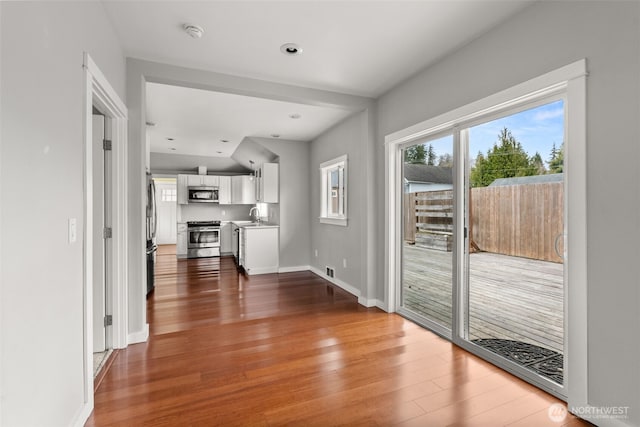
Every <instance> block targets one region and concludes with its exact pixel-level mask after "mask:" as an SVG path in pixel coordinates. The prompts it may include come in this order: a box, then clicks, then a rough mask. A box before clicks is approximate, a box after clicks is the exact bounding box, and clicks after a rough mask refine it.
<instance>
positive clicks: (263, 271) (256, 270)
mask: <svg viewBox="0 0 640 427" xmlns="http://www.w3.org/2000/svg"><path fill="white" fill-rule="evenodd" d="M244 271H245V273H247V275H249V276H254V275H256V274H270V273H277V272H278V267H261V268H250V269H246V268H245V269H244Z"/></svg>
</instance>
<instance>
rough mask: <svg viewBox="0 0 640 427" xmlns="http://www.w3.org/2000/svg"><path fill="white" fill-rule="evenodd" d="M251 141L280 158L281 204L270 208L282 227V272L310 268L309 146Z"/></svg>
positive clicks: (268, 139) (272, 141)
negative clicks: (288, 269)
mask: <svg viewBox="0 0 640 427" xmlns="http://www.w3.org/2000/svg"><path fill="white" fill-rule="evenodd" d="M251 140H253V141H255V142H256V143H258V144H260V145H262V146H263V147H265V148H267V149H268V150H270V151H271V152H273V153H274V154H276V155H278V157H279V159H278V162H279V164H280V167H279V173H280V198H279V201H280V203H278V204H272V205H270V207H269V208H270V209H272V210H273V214H274V215H275V218H273V219H272V220H271V221H273V222H275V223H278V224H280V268H295V267H301V266H308V265H309V244H310V237H309V236H310V234H309V226H310V215H311V213H310V210H309V143H308V142H302V141H289V140H282V139H272V138H251Z"/></svg>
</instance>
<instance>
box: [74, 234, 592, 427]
mask: <svg viewBox="0 0 640 427" xmlns="http://www.w3.org/2000/svg"><path fill="white" fill-rule="evenodd" d="M172 250H175V249H174V247H172V246H168V247H161V249H160V253H159V255H158V264H157V269H156V290H155V291H154V293H153V294H152V296H151V297H150V298H149V300H148V321H149V323H150V338H149V341H148V342H147V343H144V344H136V345H132V346H129V348H127V349H125V350H122V351H120V352H119V353H118V355H117V357H116V359H115V361H114V362H113V365H112V366H111V368H110V370H109V372H107V374H106V375H105V377H104V379H103V381H102V383H101V385H100V387H99V389H98V391H97V392H96V394H95V410H94V413H93V415H92V416H91V418H90V419H89V420H88V422H87V424H86V425H87V426H111V425H132V426H133V425H135V426H139V425H149V426H212V425H221V426H280V425H294V426H298V425H304V426H316V425H317V426H331V425H367V426H388V425H403V426H404V425H406V426H446V425H452V426H462V425H467V426H499V425H513V426H545V425H549V426H559V425H570V426H577V425H588V424H587V423H585V422H582V421H580V420H578V419H576V418H574V417H572V416H569V417H567V418H566V420H565V421H564V422H563V423H554V422H552V421H551V420H550V419H549V417H548V416H547V411H548V408H549V406H550V405H552V404H553V403H558V402H559V401H558V400H557V399H555V398H554V397H552V396H549V395H547V394H545V393H544V392H542V391H540V390H538V389H536V388H534V387H532V386H530V385H528V384H526V383H525V382H523V381H521V380H519V379H517V378H515V377H513V376H511V375H510V374H507V373H505V372H502V371H500V370H499V369H497V368H496V367H494V366H492V365H490V364H488V363H486V362H484V361H482V360H480V359H478V358H477V357H475V356H473V355H470V354H469V353H467V352H465V351H464V350H461V349H459V348H457V347H455V346H453V345H452V344H451V343H449V342H447V341H445V340H443V339H441V338H439V337H438V336H436V335H434V334H432V333H430V332H429V331H427V330H425V329H422V328H420V327H418V326H416V325H415V324H413V323H411V322H410V321H408V320H405V319H404V318H402V317H400V316H397V315H395V314H387V313H384V312H383V311H381V310H379V309H376V308H370V309H367V308H364V307H362V306H360V305H358V303H357V301H356V298H354V297H353V296H351V295H349V294H347V293H345V292H344V291H342V290H340V289H338V288H336V287H334V286H333V285H331V284H329V283H328V282H326V281H324V280H323V279H321V278H320V277H318V276H316V275H314V274H313V273H310V272H300V273H286V274H269V275H261V276H251V277H245V276H243V275H241V274H238V273H237V272H236V270H235V266H234V263H233V259H232V258H206V259H198V260H186V261H176V260H175V254H174V253H172Z"/></svg>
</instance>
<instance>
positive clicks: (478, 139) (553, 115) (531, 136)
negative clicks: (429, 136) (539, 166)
mask: <svg viewBox="0 0 640 427" xmlns="http://www.w3.org/2000/svg"><path fill="white" fill-rule="evenodd" d="M504 127H506V128H507V129H509V130H510V131H511V133H512V134H513V136H514V137H515V138H516V140H517V141H519V142H520V143H521V144H522V147H523V148H524V150H525V151H526V152H527V153H529V155H533V154H535V152H536V151H537V152H538V153H540V155H541V156H542V160H544V161H545V162H548V161H549V157H550V156H551V147H552V146H553V143H555V144H556V148H558V149H560V146H561V145H562V142H563V140H564V106H563V101H556V102H552V103H550V104H545V105H541V106H540V107H536V108H533V109H530V110H526V111H523V112H521V113H518V114H513V115H511V116H507V117H503V118H500V119H497V120H494V121H491V122H488V123H484V124H481V125H478V126H475V127H472V128H470V129H469V155H470V157H471V160H472V161H473V160H475V158H476V156H477V155H478V151H482V153H483V154H486V153H487V151H488V150H489V149H490V148H491V147H493V144H494V143H495V142H496V141H497V140H498V135H499V134H500V131H501V130H502V128H504ZM452 141H453V140H452V137H451V136H447V137H444V138H440V139H437V140H435V141H431V142H429V143H426V144H425V146H428V145H429V144H432V145H433V148H434V150H435V152H436V155H438V156H439V155H441V154H444V153H446V152H448V153H451V152H452V149H453V148H452Z"/></svg>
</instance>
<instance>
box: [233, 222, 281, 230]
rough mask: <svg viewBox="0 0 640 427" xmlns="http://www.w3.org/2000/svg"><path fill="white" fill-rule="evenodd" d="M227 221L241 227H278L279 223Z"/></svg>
mask: <svg viewBox="0 0 640 427" xmlns="http://www.w3.org/2000/svg"><path fill="white" fill-rule="evenodd" d="M229 222H231V223H233V224H235V225H237V226H238V227H242V228H278V227H280V226H279V225H274V224H267V223H260V224H258V223H256V222H253V221H229Z"/></svg>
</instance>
